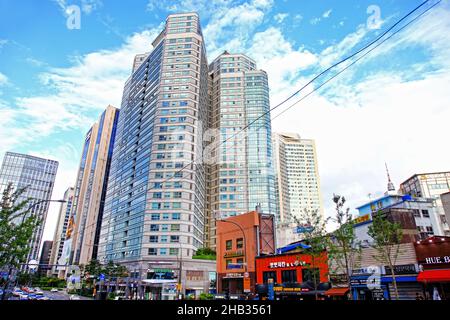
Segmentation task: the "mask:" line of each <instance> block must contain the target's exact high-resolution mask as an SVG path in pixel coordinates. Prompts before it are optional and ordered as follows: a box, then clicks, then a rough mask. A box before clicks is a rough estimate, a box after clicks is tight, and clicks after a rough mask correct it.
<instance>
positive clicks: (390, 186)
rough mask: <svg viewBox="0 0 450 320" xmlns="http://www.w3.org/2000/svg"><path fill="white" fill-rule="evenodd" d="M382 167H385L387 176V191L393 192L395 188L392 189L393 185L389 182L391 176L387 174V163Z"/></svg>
mask: <svg viewBox="0 0 450 320" xmlns="http://www.w3.org/2000/svg"><path fill="white" fill-rule="evenodd" d="M384 165H385V166H386V174H387V178H388V185H387V186H388V192H389V191H395V187H394V184H393V183H392V181H391V176H390V174H389V169H388V166H387V163H386V162H385V163H384Z"/></svg>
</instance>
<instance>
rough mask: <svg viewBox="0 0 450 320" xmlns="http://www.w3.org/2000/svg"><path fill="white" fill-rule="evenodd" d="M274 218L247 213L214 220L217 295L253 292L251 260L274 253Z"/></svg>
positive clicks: (253, 276) (253, 282) (252, 212)
mask: <svg viewBox="0 0 450 320" xmlns="http://www.w3.org/2000/svg"><path fill="white" fill-rule="evenodd" d="M274 217H275V216H274V215H272V214H262V213H260V212H257V211H251V212H248V213H246V214H241V215H238V216H233V217H228V218H226V219H223V220H218V221H217V246H216V248H217V261H216V263H217V292H218V293H226V294H244V293H249V292H254V291H255V284H256V266H255V259H256V257H257V256H260V255H267V254H273V253H275V250H276V248H275V224H274Z"/></svg>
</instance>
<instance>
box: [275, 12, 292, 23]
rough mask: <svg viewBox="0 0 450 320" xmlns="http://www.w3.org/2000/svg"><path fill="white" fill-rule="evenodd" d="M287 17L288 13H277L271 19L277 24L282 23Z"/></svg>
mask: <svg viewBox="0 0 450 320" xmlns="http://www.w3.org/2000/svg"><path fill="white" fill-rule="evenodd" d="M288 16H289V13H277V14H276V15H275V16H274V17H273V18H274V19H275V21H276V22H278V23H283V21H284V20H285V19H286V18H287V17H288Z"/></svg>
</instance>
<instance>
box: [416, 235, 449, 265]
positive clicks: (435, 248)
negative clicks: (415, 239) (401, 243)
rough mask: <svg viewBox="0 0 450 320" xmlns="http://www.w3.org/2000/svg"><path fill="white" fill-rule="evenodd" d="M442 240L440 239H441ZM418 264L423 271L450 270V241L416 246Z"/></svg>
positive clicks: (429, 242)
mask: <svg viewBox="0 0 450 320" xmlns="http://www.w3.org/2000/svg"><path fill="white" fill-rule="evenodd" d="M439 240H440V239H439ZM414 247H415V250H416V256H417V262H418V263H419V264H420V265H421V266H422V267H423V269H449V268H450V241H439V242H436V243H435V242H433V241H432V240H429V241H427V242H426V243H420V244H415V245H414Z"/></svg>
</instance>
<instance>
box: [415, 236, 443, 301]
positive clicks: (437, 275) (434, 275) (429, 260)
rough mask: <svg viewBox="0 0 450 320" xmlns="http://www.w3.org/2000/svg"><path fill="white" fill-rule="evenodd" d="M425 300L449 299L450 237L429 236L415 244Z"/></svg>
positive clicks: (419, 277)
mask: <svg viewBox="0 0 450 320" xmlns="http://www.w3.org/2000/svg"><path fill="white" fill-rule="evenodd" d="M415 249H416V255H417V261H418V263H419V265H420V272H419V275H418V277H417V281H419V282H420V283H422V284H423V290H424V298H425V299H427V300H450V237H430V238H428V239H425V240H422V241H418V242H417V243H416V244H415Z"/></svg>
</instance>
